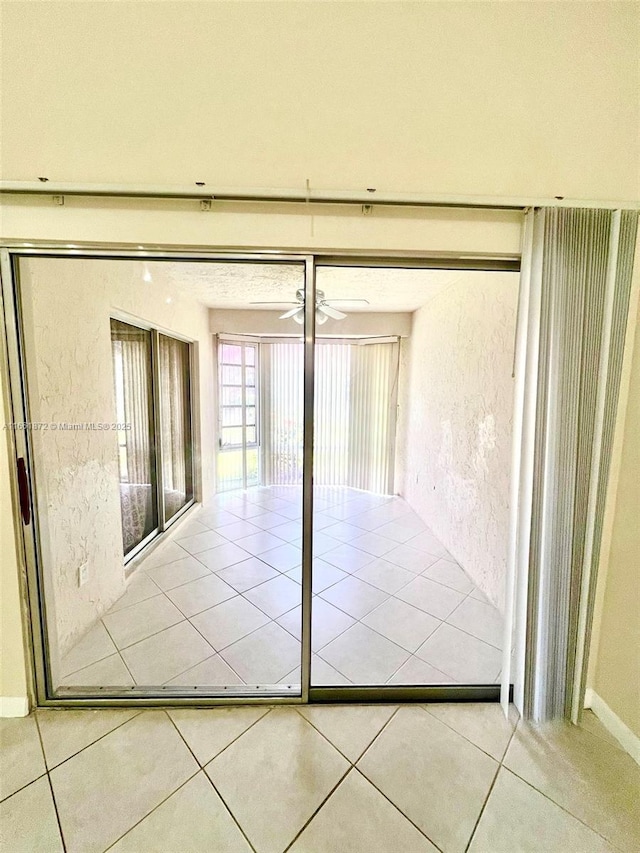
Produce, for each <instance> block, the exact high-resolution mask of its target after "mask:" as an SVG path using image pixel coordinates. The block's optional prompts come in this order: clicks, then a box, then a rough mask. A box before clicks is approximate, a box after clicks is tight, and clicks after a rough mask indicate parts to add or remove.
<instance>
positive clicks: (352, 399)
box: [261, 341, 399, 493]
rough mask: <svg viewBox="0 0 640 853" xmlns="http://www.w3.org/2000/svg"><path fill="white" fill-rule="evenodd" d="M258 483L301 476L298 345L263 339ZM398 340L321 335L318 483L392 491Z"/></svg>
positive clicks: (288, 480)
mask: <svg viewBox="0 0 640 853" xmlns="http://www.w3.org/2000/svg"><path fill="white" fill-rule="evenodd" d="M261 350H262V358H261V363H262V385H263V390H262V406H263V420H262V424H263V437H262V447H263V453H264V456H263V459H264V469H263V482H264V483H266V484H279V485H292V484H299V483H301V482H302V414H303V411H302V409H303V407H302V402H303V401H302V393H303V345H302V343H300V342H297V341H296V342H288V341H287V342H285V341H283V342H276V343H264V344H262V345H261ZM398 358H399V345H398V343H397V341H394V342H384V343H377V342H360V341H354V342H353V343H351V342H344V341H341V342H339V343H337V342H332V341H318V345H317V347H316V366H315V379H316V385H315V394H316V399H315V445H314V482H315V483H316V485H344V486H351V487H353V488H359V489H367V490H369V491H373V492H379V493H389V492H390V491H391V488H392V482H393V450H394V444H395V425H396V403H397V377H398Z"/></svg>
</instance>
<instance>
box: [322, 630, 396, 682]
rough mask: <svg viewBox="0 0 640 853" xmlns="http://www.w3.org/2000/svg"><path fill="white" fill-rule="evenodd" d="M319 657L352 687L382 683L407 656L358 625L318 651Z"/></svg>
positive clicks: (393, 644)
mask: <svg viewBox="0 0 640 853" xmlns="http://www.w3.org/2000/svg"><path fill="white" fill-rule="evenodd" d="M320 657H321V658H322V659H323V660H326V661H327V663H329V664H331V666H333V667H334V668H335V669H337V670H338V672H341V673H342V674H343V675H345V676H346V677H347V678H348V679H349V680H350V681H352V682H353V683H354V684H361V685H367V684H384V683H385V682H386V681H387V679H388V678H390V677H391V676H392V675H393V673H394V672H395V671H396V670H397V669H399V668H400V667H401V666H402V664H403V663H405V661H406V660H407V658H408V657H409V653H408V652H407V651H406V650H405V649H402V648H400V646H397V645H396V644H395V643H392V642H391V641H390V640H387V639H386V638H385V637H382V636H381V635H380V634H377V633H376V632H375V631H372V630H371V628H367V627H366V625H362V624H361V623H360V622H358V623H357V624H355V625H353V626H352V627H351V628H348V629H347V630H346V631H345V632H344V634H341V635H340V636H339V637H338V638H337V639H335V640H332V641H331V642H330V643H329V644H328V645H327V646H325V647H324V648H323V649H322V652H321V654H320Z"/></svg>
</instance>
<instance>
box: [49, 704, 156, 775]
mask: <svg viewBox="0 0 640 853" xmlns="http://www.w3.org/2000/svg"><path fill="white" fill-rule="evenodd" d="M68 710H74V709H66V708H63V709H60V710H57V709H52V710H51V711H49V710H46V711H43V709H40V713H45V714H49V713H51V714H65V713H67V711H68ZM82 710H85V709H82ZM86 710H87V713H91V711H90V710H89V709H86ZM104 710H106V711H115V710H120V709H117V708H105V709H104ZM122 710H124V711H126V710H127V708H123V709H122ZM145 710H146V709H145V708H138V709H137V710H133V709H132V714H131V716H130V717H127V719H126V720H123V721H122V722H121V723H118V725H117V726H114V727H113V728H112V729H109V731H108V732H104V733H103V734H101V735H100V737H97V738H96V739H95V740H92V741H91V743H87V744H85V745H84V746H83V747H81V748H80V749H79V750H78V751H77V752H74V753H73V754H72V755H68V756H67V757H66V758H63V759H62V761H58V763H57V764H54V765H53V766H52V767H49V766H48V764H47V763H46V753H45V750H44V742H43V747H42V752H43V755H44V756H45V765H46V766H47V773H51V772H52V771H53V770H57V769H58V767H62V765H63V764H66V763H67V761H71V759H72V758H75V757H76V756H77V755H80V753H81V752H84V751H85V749H89V747H91V746H95V744H96V743H99V742H100V741H101V740H104V739H105V738H106V737H109V735H110V734H113V732H116V731H118V729H121V728H122V727H123V726H126V725H127V723H130V722H131V721H132V720H135V718H136V717H139V716H140V714H142V713H144V711H145ZM98 713H100V710H99V709H98ZM35 716H36V721H37V718H38V713H36V715H35ZM38 730H40V724H39V723H38Z"/></svg>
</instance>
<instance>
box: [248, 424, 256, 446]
mask: <svg viewBox="0 0 640 853" xmlns="http://www.w3.org/2000/svg"><path fill="white" fill-rule="evenodd" d="M255 443H256V428H255V427H247V444H255Z"/></svg>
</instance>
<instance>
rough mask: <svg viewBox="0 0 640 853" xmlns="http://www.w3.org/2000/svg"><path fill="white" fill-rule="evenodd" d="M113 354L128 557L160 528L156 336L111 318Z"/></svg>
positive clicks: (119, 458) (123, 518)
mask: <svg viewBox="0 0 640 853" xmlns="http://www.w3.org/2000/svg"><path fill="white" fill-rule="evenodd" d="M111 353H112V358H113V374H114V388H115V397H116V415H117V422H118V424H119V425H122V428H121V429H119V430H118V431H117V436H118V462H119V472H120V509H121V514H122V540H123V547H124V553H125V555H126V554H128V553H129V552H130V551H131V550H132V549H133V548H135V547H136V546H137V545H139V544H140V542H142V541H143V539H146V537H147V536H149V534H150V533H152V532H153V531H154V530H155V529H156V528H157V526H158V513H157V504H156V472H155V456H154V453H155V448H154V442H155V437H154V432H153V416H152V395H151V333H150V332H149V331H148V330H147V329H138V328H137V327H135V326H131V325H129V324H128V323H122V322H121V321H120V320H111Z"/></svg>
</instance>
